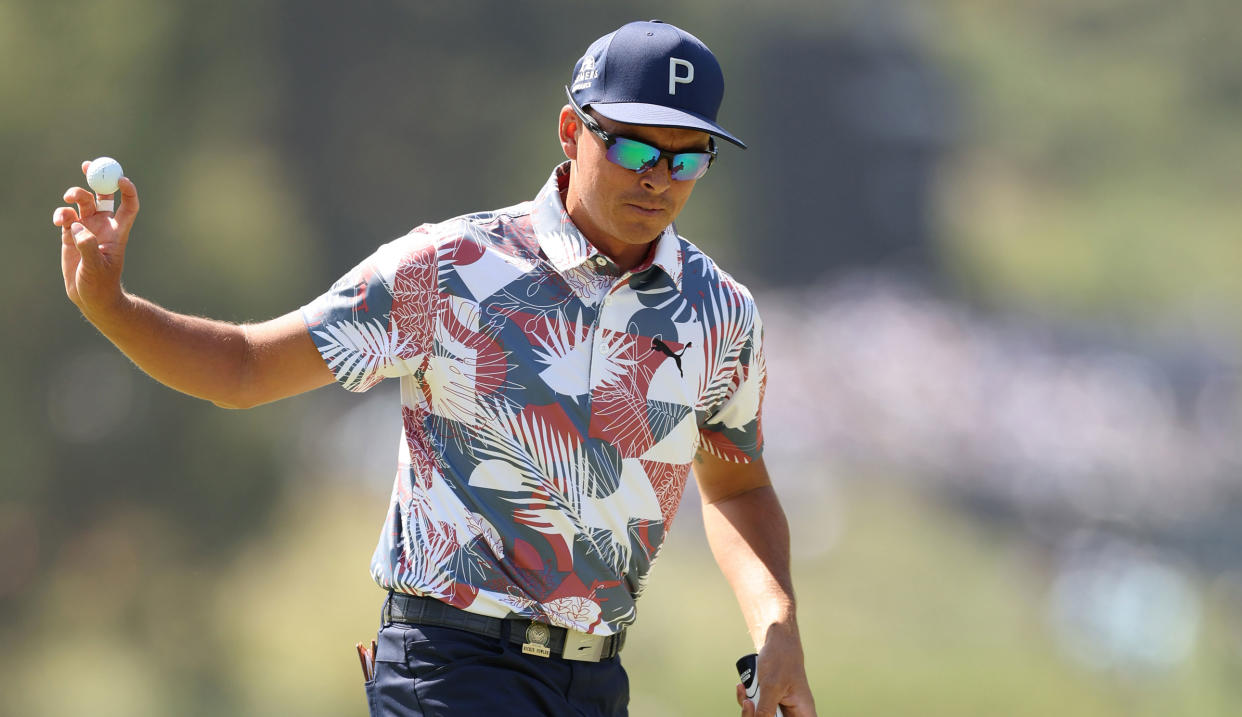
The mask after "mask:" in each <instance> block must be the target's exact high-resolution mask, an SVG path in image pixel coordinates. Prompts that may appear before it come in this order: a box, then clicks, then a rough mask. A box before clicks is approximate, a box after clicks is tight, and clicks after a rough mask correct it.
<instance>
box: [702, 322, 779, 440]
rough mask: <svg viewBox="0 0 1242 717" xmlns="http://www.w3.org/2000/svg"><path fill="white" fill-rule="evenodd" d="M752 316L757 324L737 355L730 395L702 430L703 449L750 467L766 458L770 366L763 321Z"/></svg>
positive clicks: (726, 395)
mask: <svg viewBox="0 0 1242 717" xmlns="http://www.w3.org/2000/svg"><path fill="white" fill-rule="evenodd" d="M752 316H753V317H754V320H753V323H752V324H751V328H750V331H748V332H746V334H745V338H744V339H743V341H742V346H741V349H740V351H738V355H737V362H736V365H735V367H734V371H733V380H732V382H731V384H730V385H729V389H728V392H727V393H726V394H725V397H724V399H723V400H722V401H721V403H720V404H719V405H718V406H717V407H716V409H715V411H714V412H713V413H712V414H711V415H710V416H709V417H708V418H707V420H706V421H705V422H704V423H703V425H702V427H701V428H700V429H699V435H700V437H701V438H702V441H703V442H702V447H703V448H704V449H706V450H707V452H708V453H711V454H712V455H713V456H716V457H717V458H721V459H723V460H727V461H731V462H733V463H750V462H751V461H753V460H755V459H757V458H758V457H759V456H760V455H762V454H763V422H762V418H761V414H762V410H763V395H764V391H765V389H766V388H767V365H766V363H765V361H764V357H763V321H762V320H761V319H760V318H759V313H758V311H755V312H754V313H753V314H752Z"/></svg>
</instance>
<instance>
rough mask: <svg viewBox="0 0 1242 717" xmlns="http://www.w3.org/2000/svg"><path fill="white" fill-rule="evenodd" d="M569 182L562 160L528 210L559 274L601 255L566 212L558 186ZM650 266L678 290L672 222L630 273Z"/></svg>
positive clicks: (676, 241)
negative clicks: (653, 247)
mask: <svg viewBox="0 0 1242 717" xmlns="http://www.w3.org/2000/svg"><path fill="white" fill-rule="evenodd" d="M568 181H569V162H562V163H561V164H560V165H559V166H558V167H557V168H556V169H555V170H553V172H552V176H551V177H549V178H548V182H547V184H545V185H544V186H543V189H541V190H539V194H538V195H536V197H535V202H534V207H533V208H532V210H531V224H532V226H533V227H534V230H535V239H536V240H537V241H538V242H539V247H540V248H541V249H543V253H544V254H545V255H546V256H547V257H548V261H550V262H551V263H552V266H553V267H554V268H555V269H556V270H557V271H558V272H560V273H561V274H567V273H569V272H570V271H572V270H573V269H575V268H576V267H578V266H581V265H582V264H584V263H586V262H587V261H590V260H592V259H594V258H595V257H596V256H602V253H601V252H600V251H599V249H596V248H595V246H594V245H592V244H591V242H589V241H587V239H586V237H584V236H583V235H582V232H581V231H579V230H578V227H577V226H575V225H574V223H573V220H571V219H570V218H569V213H568V212H567V211H565V204H564V202H562V201H561V185H562V183H563V182H564V183H567V182H568ZM651 266H657V267H659V268H660V269H661V270H663V271H664V273H665V274H668V276H669V278H670V279H672V280H673V283H674V284H675V285H676V286H677V290H678V291H681V276H682V252H681V238H680V237H678V236H677V232H676V230H674V229H673V226H672V225H671V224H670V225H669V226H667V227H665V228H664V231H663V232H661V233H660V237H659V238H658V239H656V242H655V250H654V251H651V252H649V253H648V255H647V259H645V260H643V262H642V263H641V264H639V265H638V266H636V267H634V268H633V269H632V270H631V271H630V273H631V274H636V273H638V272H640V271H643V270H645V269H647V268H649V267H651Z"/></svg>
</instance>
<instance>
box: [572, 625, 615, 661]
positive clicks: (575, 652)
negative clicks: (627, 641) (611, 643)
mask: <svg viewBox="0 0 1242 717" xmlns="http://www.w3.org/2000/svg"><path fill="white" fill-rule="evenodd" d="M607 641H608V638H607V637H604V636H602V635H590V634H587V633H585V632H578V631H577V630H566V631H565V651H564V652H563V653H561V656H562V657H564V658H565V659H566V660H578V661H579V662H599V658H600V657H602V656H603V654H604V643H605V642H607Z"/></svg>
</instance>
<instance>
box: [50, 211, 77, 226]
mask: <svg viewBox="0 0 1242 717" xmlns="http://www.w3.org/2000/svg"><path fill="white" fill-rule="evenodd" d="M77 220H78V213H77V212H76V211H74V209H73V207H56V210H55V211H54V212H52V224H54V225H56V226H58V227H60V228H62V229H64V228H66V227H68V226H69V225H70V224H73V223H74V222H76V221H77Z"/></svg>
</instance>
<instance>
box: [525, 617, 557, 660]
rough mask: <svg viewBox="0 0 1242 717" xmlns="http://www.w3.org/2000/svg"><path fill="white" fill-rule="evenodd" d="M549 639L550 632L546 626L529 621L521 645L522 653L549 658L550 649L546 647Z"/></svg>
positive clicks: (550, 636) (550, 637)
mask: <svg viewBox="0 0 1242 717" xmlns="http://www.w3.org/2000/svg"><path fill="white" fill-rule="evenodd" d="M551 639H552V631H551V630H549V629H548V626H547V625H545V624H543V623H542V622H536V621H534V620H531V621H530V624H529V625H527V626H526V642H524V643H522V652H524V653H526V654H527V655H538V656H539V657H549V656H551V654H552V648H550V647H548V643H549V642H550V641H551Z"/></svg>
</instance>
